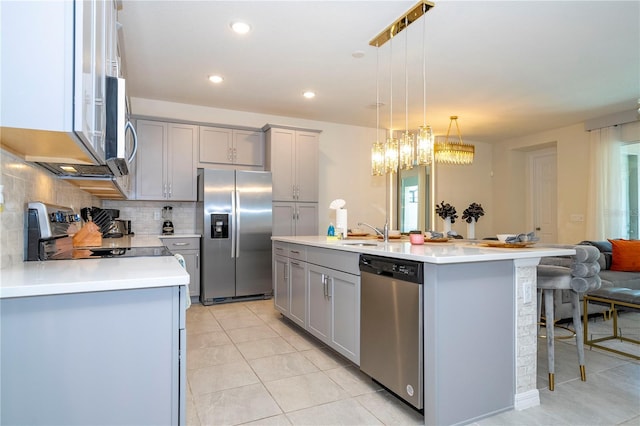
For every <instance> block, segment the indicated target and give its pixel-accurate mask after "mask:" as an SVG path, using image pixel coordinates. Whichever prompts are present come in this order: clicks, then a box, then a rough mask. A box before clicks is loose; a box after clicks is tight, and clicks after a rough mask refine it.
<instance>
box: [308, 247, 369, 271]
mask: <svg viewBox="0 0 640 426" xmlns="http://www.w3.org/2000/svg"><path fill="white" fill-rule="evenodd" d="M359 259H360V254H358V253H353V252H348V251H340V250H333V249H325V248H320V247H309V248H308V250H307V262H309V263H313V264H315V265H320V266H324V267H326V268H331V269H335V270H336V271H343V272H347V273H349V274H353V275H358V276H359V275H360V267H359V266H358V260H359Z"/></svg>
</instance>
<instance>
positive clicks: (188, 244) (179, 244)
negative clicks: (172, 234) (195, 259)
mask: <svg viewBox="0 0 640 426" xmlns="http://www.w3.org/2000/svg"><path fill="white" fill-rule="evenodd" d="M160 240H161V241H162V243H163V244H164V245H165V246H166V247H167V248H168V249H169V250H170V251H171V253H174V252H177V251H179V250H200V238H194V237H186V238H160Z"/></svg>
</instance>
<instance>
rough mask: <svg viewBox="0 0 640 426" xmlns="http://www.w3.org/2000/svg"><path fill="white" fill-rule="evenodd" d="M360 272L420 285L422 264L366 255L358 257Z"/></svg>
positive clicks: (422, 272)
mask: <svg viewBox="0 0 640 426" xmlns="http://www.w3.org/2000/svg"><path fill="white" fill-rule="evenodd" d="M360 271H361V272H369V273H372V274H376V275H384V276H389V277H393V278H396V279H399V280H402V281H409V282H413V283H417V284H422V282H423V279H424V264H423V263H422V262H415V261H411V260H404V259H393V258H389V257H382V256H373V255H368V254H361V255H360Z"/></svg>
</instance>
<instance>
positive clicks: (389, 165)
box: [384, 28, 399, 174]
mask: <svg viewBox="0 0 640 426" xmlns="http://www.w3.org/2000/svg"><path fill="white" fill-rule="evenodd" d="M393 35H394V33H393V28H392V29H391V39H390V41H389V58H390V59H389V65H390V66H389V98H390V100H389V137H388V138H387V141H386V143H385V146H384V170H385V172H386V173H388V174H389V173H396V172H397V171H398V149H399V146H398V139H396V138H395V136H394V134H393Z"/></svg>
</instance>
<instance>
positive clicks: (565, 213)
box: [493, 123, 639, 244]
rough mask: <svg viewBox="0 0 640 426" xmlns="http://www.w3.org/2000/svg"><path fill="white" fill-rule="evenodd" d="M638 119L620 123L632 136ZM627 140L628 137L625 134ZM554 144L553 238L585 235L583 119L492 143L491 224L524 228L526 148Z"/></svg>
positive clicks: (586, 146) (587, 158)
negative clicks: (574, 217)
mask: <svg viewBox="0 0 640 426" xmlns="http://www.w3.org/2000/svg"><path fill="white" fill-rule="evenodd" d="M638 127H639V126H638V124H637V123H632V124H630V125H625V129H627V131H631V133H634V132H633V129H635V135H636V137H637V130H638ZM629 138H630V139H629V140H633V139H632V138H631V137H629ZM548 146H555V147H556V151H557V171H558V175H557V178H558V187H557V188H558V191H557V219H558V242H559V243H564V244H573V243H577V242H579V241H582V240H585V239H587V238H588V237H587V235H586V223H587V218H588V215H589V214H590V212H589V211H588V208H587V206H588V195H589V194H588V191H589V188H588V185H589V174H590V161H591V160H590V152H589V133H588V132H586V131H585V130H584V125H583V124H582V123H580V124H576V125H573V126H568V127H563V128H559V129H554V130H549V131H545V132H541V133H537V134H535V135H529V136H524V137H520V138H516V139H511V140H507V141H503V142H500V143H496V144H495V145H494V146H493V156H494V160H495V161H494V181H495V185H494V194H493V195H494V202H495V203H496V206H497V207H499V211H498V212H497V214H496V215H495V217H494V227H495V228H496V229H499V228H500V229H514V230H519V229H526V226H527V223H526V217H527V211H526V205H527V197H528V193H527V190H528V188H527V176H526V173H527V165H526V155H527V152H528V151H532V150H535V149H540V148H544V147H548ZM572 214H581V215H584V216H585V221H584V222H572V221H571V215H572Z"/></svg>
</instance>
